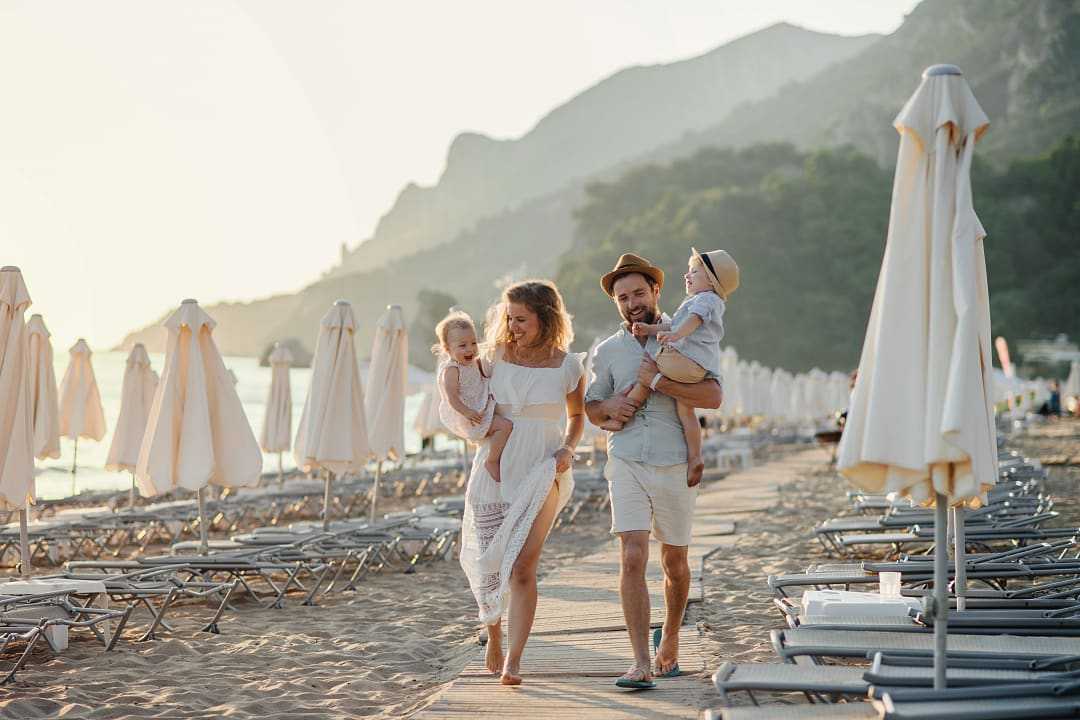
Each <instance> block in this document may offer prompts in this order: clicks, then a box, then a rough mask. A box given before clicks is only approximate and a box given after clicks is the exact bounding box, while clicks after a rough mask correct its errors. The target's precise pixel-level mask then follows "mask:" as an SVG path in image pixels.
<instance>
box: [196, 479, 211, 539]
mask: <svg viewBox="0 0 1080 720" xmlns="http://www.w3.org/2000/svg"><path fill="white" fill-rule="evenodd" d="M198 495H199V554H200V555H206V554H207V553H209V552H210V540H209V533H210V530H209V528H208V527H207V526H206V486H205V485H204V486H203V487H201V488H199V493H198Z"/></svg>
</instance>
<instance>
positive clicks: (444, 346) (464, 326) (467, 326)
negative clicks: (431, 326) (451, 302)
mask: <svg viewBox="0 0 1080 720" xmlns="http://www.w3.org/2000/svg"><path fill="white" fill-rule="evenodd" d="M451 330H472V331H473V333H474V334H475V333H476V325H475V324H473V319H472V318H471V317H469V314H468V313H466V312H462V311H461V310H451V311H450V312H449V313H447V315H446V317H444V318H443V319H442V320H440V321H439V324H438V325H436V326H435V337H437V338H438V339H439V342H437V343H435V344H434V345H432V346H431V354H432V355H435V356H437V357H447V356H449V355H450V345H449V340H448V339H447V338H448V336H449V335H450V331H451Z"/></svg>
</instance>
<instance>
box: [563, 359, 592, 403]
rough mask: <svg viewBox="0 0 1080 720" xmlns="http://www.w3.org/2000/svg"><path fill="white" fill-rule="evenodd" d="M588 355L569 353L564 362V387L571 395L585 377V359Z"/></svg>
mask: <svg viewBox="0 0 1080 720" xmlns="http://www.w3.org/2000/svg"><path fill="white" fill-rule="evenodd" d="M587 355H588V353H567V354H566V358H565V359H564V360H563V365H562V369H563V387H564V389H565V390H566V394H567V395H569V394H570V393H572V392H573V391H574V389H575V388H576V387H577V386H578V383H579V382H581V379H582V378H583V377H585V357H586V356H587Z"/></svg>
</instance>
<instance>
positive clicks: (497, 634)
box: [484, 624, 503, 675]
mask: <svg viewBox="0 0 1080 720" xmlns="http://www.w3.org/2000/svg"><path fill="white" fill-rule="evenodd" d="M484 666H485V667H486V668H487V669H488V672H489V673H491V674H492V675H498V674H500V673H501V672H502V666H503V651H502V624H499V625H488V639H487V654H486V656H485V658H484Z"/></svg>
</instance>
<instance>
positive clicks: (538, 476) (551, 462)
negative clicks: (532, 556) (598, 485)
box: [470, 457, 555, 625]
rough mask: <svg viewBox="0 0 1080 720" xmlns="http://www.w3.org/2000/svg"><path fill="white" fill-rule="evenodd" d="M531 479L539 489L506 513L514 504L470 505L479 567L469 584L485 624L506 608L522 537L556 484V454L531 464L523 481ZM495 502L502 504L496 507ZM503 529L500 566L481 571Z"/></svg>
mask: <svg viewBox="0 0 1080 720" xmlns="http://www.w3.org/2000/svg"><path fill="white" fill-rule="evenodd" d="M533 482H536V483H537V486H536V488H537V490H538V492H536V493H534V494H533V496H532V497H531V498H529V502H528V503H527V504H525V503H522V504H521V506H520V508H518V509H517V511H516V513H514V514H513V515H510V514H507V513H508V512H513V511H514V510H515V508H513V506H510V505H506V504H505V503H484V504H478V505H476V506H474V508H473V525H474V526H475V528H476V537H477V539H478V541H479V545H480V547H479V551H480V552H479V555H478V556H477V557H476V558H475V562H476V566H475V568H474V569H475V570H477V571H478V572H477V577H476V582H472V578H470V585H471V586H472V591H473V595H474V596H475V597H476V604H477V606H478V607H479V612H478V617H479V619H480V621H481V622H482V623H484V624H485V625H491V624H494V623H495V622H497V621H498V620H499V619H500V618H501V617H502V614H503V612H504V611H505V610H506V604H507V601H508V599H509V593H508V592H507V591H508V589H509V587H510V574H511V572H512V571H513V569H514V563H515V562H517V558H518V555H520V554H521V549H522V548H523V547H525V541H526V539H528V537H529V532H530V531H531V530H532V526H533V523H534V522H535V521H536V516H537V515H539V514H540V508H541V507H543V505H544V501H546V500H547V497H548V495H549V494H550V493H551V488H552V486H554V484H555V458H553V457H552V458H548V459H546V460H544V461H543V462H540V463H537V465H536V466H535V467H533V469H532V470H531V471H530V472H529V476H528V478H526V481H525V483H524V484H525V485H526V486H529V485H531V484H532V483H533ZM495 506H502V507H501V508H499V509H496V507H495ZM515 515H516V516H515ZM481 518H483V521H481ZM504 529H505V530H506V537H507V539H506V551H505V553H504V554H503V555H502V558H501V562H500V564H499V568H498V569H497V570H496V571H494V572H483V570H482V566H483V565H484V564H485V563H484V555H485V553H486V551H487V550H488V548H489V547H491V545H493V544H494V545H495V546H496V547H497V546H498V545H499V543H497V542H494V541H495V540H496V538H497V537H498V535H499V534H500V531H502V530H504ZM493 530H494V532H493ZM489 562H490V560H489Z"/></svg>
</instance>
